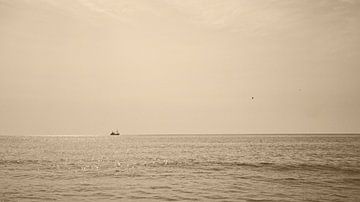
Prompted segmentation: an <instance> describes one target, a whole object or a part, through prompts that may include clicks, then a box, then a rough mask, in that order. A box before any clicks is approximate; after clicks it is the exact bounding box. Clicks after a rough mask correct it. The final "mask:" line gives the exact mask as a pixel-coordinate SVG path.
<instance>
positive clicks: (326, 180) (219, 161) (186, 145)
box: [0, 134, 360, 202]
mask: <svg viewBox="0 0 360 202" xmlns="http://www.w3.org/2000/svg"><path fill="white" fill-rule="evenodd" d="M0 201H326V202H327V201H360V136H359V135H221V134H219V135H120V136H108V135H107V136H0Z"/></svg>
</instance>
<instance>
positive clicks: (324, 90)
mask: <svg viewBox="0 0 360 202" xmlns="http://www.w3.org/2000/svg"><path fill="white" fill-rule="evenodd" d="M359 76H360V1H357V0H316V1H313V0H246V1H245V0H151V1H150V0H61V1H60V0H0V135H107V134H109V133H110V132H111V131H112V130H116V129H118V130H119V132H121V133H123V134H169V133H171V134H177V133H328V132H331V133H342V132H345V133H358V132H360V124H359V123H360V104H359V103H360V93H359V92H360V79H359Z"/></svg>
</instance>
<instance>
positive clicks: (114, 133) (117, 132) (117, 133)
mask: <svg viewBox="0 0 360 202" xmlns="http://www.w3.org/2000/svg"><path fill="white" fill-rule="evenodd" d="M110 135H120V133H119V131H116V132H111V133H110Z"/></svg>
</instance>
